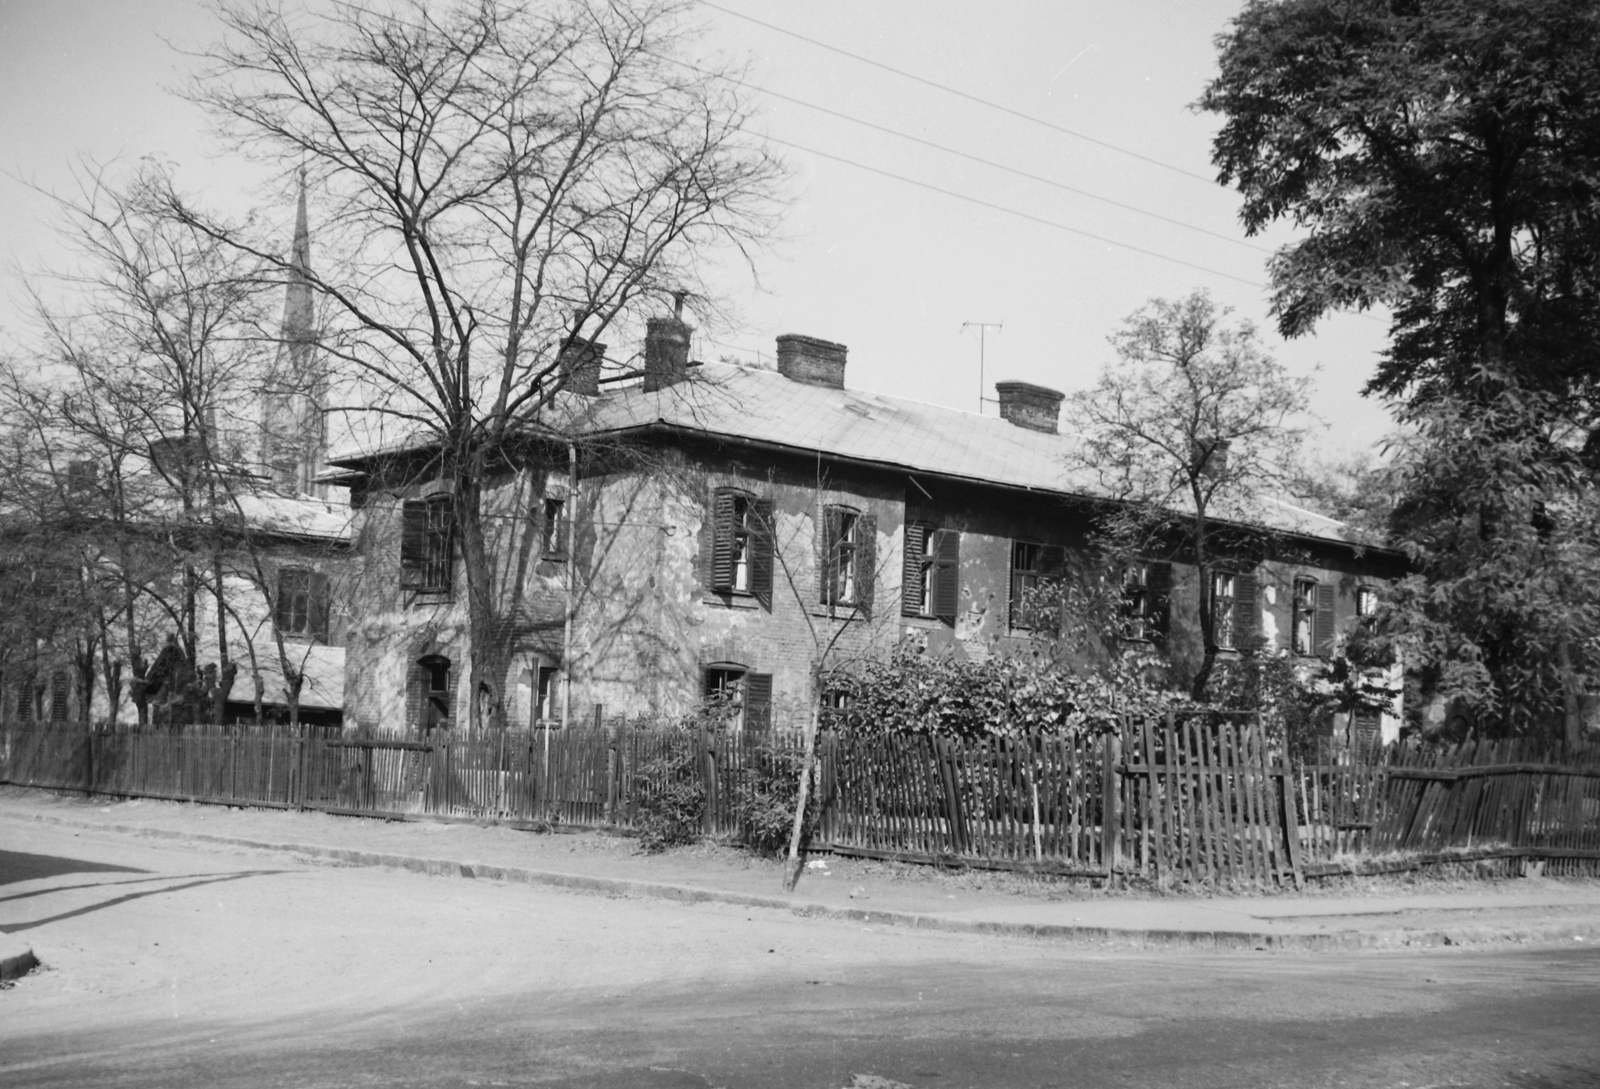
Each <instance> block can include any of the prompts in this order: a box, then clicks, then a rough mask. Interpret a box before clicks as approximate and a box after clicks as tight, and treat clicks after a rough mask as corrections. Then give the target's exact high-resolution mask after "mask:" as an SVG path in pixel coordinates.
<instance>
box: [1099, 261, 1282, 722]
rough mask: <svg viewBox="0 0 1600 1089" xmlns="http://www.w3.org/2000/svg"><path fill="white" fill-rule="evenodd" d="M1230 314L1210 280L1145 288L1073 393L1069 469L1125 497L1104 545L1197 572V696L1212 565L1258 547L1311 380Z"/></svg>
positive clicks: (1208, 642)
mask: <svg viewBox="0 0 1600 1089" xmlns="http://www.w3.org/2000/svg"><path fill="white" fill-rule="evenodd" d="M1227 316H1228V310H1227V309H1226V308H1219V307H1217V305H1216V304H1215V303H1213V302H1212V301H1211V298H1210V296H1209V295H1208V294H1206V293H1205V292H1204V291H1197V292H1195V293H1193V294H1191V295H1189V296H1188V297H1187V298H1184V299H1177V300H1167V299H1155V300H1152V301H1151V302H1150V303H1149V304H1148V305H1146V306H1145V307H1143V308H1142V309H1140V310H1138V311H1137V312H1135V313H1134V314H1133V315H1131V316H1130V317H1129V318H1128V319H1127V320H1126V321H1125V322H1124V323H1123V327H1122V329H1121V331H1120V332H1118V333H1116V334H1114V335H1113V336H1112V337H1111V344H1112V346H1113V348H1114V349H1115V350H1116V355H1117V360H1116V362H1115V363H1113V364H1110V365H1108V366H1107V367H1106V368H1105V369H1104V370H1103V371H1102V372H1101V374H1100V378H1099V380H1098V381H1097V382H1096V384H1095V385H1094V386H1092V387H1091V388H1089V389H1087V390H1083V391H1080V392H1079V393H1077V394H1076V395H1074V396H1073V397H1072V398H1071V399H1070V401H1069V403H1068V414H1069V420H1070V425H1071V429H1072V430H1073V431H1075V432H1077V433H1078V434H1080V435H1081V436H1082V441H1081V443H1080V445H1079V447H1078V449H1077V450H1076V451H1075V453H1074V454H1073V455H1072V458H1071V460H1072V461H1073V462H1074V463H1075V464H1074V468H1075V469H1077V470H1079V471H1084V472H1089V473H1092V474H1095V475H1097V476H1098V478H1099V482H1100V485H1101V486H1102V487H1103V488H1104V489H1105V490H1106V491H1107V493H1109V495H1110V496H1111V497H1112V498H1114V499H1116V500H1118V501H1119V502H1118V505H1117V507H1116V508H1115V510H1114V511H1113V513H1111V514H1109V515H1108V516H1107V517H1106V519H1105V522H1104V532H1103V533H1102V543H1103V544H1104V545H1106V550H1107V552H1108V553H1109V554H1110V555H1112V556H1121V557H1124V558H1127V559H1132V558H1134V557H1137V556H1141V555H1143V556H1145V557H1150V556H1151V555H1152V554H1153V553H1160V554H1163V555H1169V556H1170V555H1173V554H1174V553H1176V554H1178V555H1181V556H1182V557H1183V558H1185V559H1187V560H1188V561H1189V562H1191V563H1193V565H1194V567H1195V568H1196V570H1197V573H1198V575H1199V602H1198V604H1199V613H1200V627H1201V635H1202V638H1203V641H1204V657H1203V659H1202V661H1201V663H1200V666H1199V668H1198V669H1197V670H1196V672H1195V674H1194V676H1193V678H1192V680H1191V683H1190V694H1191V695H1192V696H1193V698H1195V699H1196V700H1202V699H1204V698H1205V694H1206V688H1207V685H1208V684H1209V682H1210V678H1211V671H1212V667H1213V665H1214V664H1215V662H1216V657H1217V646H1218V643H1217V618H1216V616H1215V609H1214V608H1213V605H1214V601H1213V595H1212V592H1211V589H1212V577H1213V575H1214V573H1215V572H1216V571H1217V570H1218V569H1219V564H1227V563H1229V562H1230V561H1231V562H1236V563H1237V562H1247V557H1248V556H1249V555H1250V554H1251V553H1252V552H1258V551H1259V549H1260V547H1261V539H1262V534H1263V531H1264V525H1265V520H1264V518H1263V509H1264V505H1265V504H1266V503H1268V502H1270V501H1271V498H1272V497H1271V496H1270V495H1269V494H1268V493H1271V492H1273V491H1275V490H1277V489H1280V488H1284V489H1286V488H1287V487H1288V485H1289V483H1290V482H1291V481H1292V480H1293V479H1294V465H1295V459H1296V457H1297V455H1298V452H1299V448H1300V445H1301V441H1302V438H1303V436H1304V430H1303V425H1304V416H1305V414H1306V410H1307V400H1306V393H1307V389H1308V386H1309V380H1307V379H1304V378H1294V377H1291V376H1290V375H1289V374H1288V373H1287V372H1286V371H1285V370H1284V369H1283V367H1282V366H1281V365H1280V364H1278V363H1277V362H1276V361H1275V360H1274V359H1273V358H1272V357H1271V356H1270V355H1269V354H1267V351H1266V349H1265V348H1264V347H1263V346H1262V344H1261V341H1260V339H1259V338H1258V336H1257V334H1256V331H1255V328H1254V326H1252V325H1251V324H1250V323H1249V322H1247V321H1240V322H1237V323H1234V324H1231V325H1230V324H1227V323H1226V319H1227Z"/></svg>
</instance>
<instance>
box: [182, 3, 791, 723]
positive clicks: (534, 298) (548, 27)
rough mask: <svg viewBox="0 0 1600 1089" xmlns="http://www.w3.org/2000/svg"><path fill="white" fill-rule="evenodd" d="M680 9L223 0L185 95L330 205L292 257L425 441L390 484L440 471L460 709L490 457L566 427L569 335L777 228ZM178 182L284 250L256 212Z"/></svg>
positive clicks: (386, 413)
mask: <svg viewBox="0 0 1600 1089" xmlns="http://www.w3.org/2000/svg"><path fill="white" fill-rule="evenodd" d="M686 7H687V5H686V4H682V3H677V2H665V3H658V2H646V3H642V4H637V5H635V4H613V3H605V2H602V0H593V2H591V0H559V2H556V3H551V4H539V5H529V4H514V3H503V2H498V0H456V2H451V3H444V4H434V5H430V4H426V3H423V2H422V0H408V2H401V3H398V4H395V5H383V6H382V7H381V8H370V7H365V6H362V5H359V4H339V5H335V6H333V7H331V8H329V9H327V11H325V12H324V13H322V14H320V15H318V16H316V17H314V18H312V17H300V16H294V17H291V16H290V15H287V14H285V13H284V12H283V11H282V10H281V9H280V8H279V7H277V6H276V5H275V4H273V3H271V2H268V0H263V2H261V3H249V2H243V3H224V4H222V6H221V7H220V9H219V11H220V15H221V18H222V21H223V24H224V26H225V27H226V30H227V35H228V36H227V37H226V39H225V40H224V41H223V42H222V43H221V44H219V45H218V46H216V47H215V48H214V49H213V50H212V51H211V52H210V54H209V55H210V58H211V60H212V61H213V67H212V69H211V70H209V71H207V72H206V73H205V74H204V75H203V76H202V78H200V79H199V80H197V81H196V83H195V84H194V86H193V90H192V92H191V93H192V97H193V98H194V99H195V100H197V101H198V102H199V103H201V104H202V105H203V106H205V107H206V108H207V109H209V110H210V111H211V113H212V114H213V116H215V117H216V118H217V119H218V121H219V122H220V123H221V124H222V125H223V127H224V129H225V130H226V132H227V133H228V134H229V136H230V137H231V139H232V140H233V141H234V142H235V144H236V145H237V146H238V147H239V148H240V149H241V150H243V151H245V152H247V153H249V154H251V155H254V156H258V157H261V158H265V159H267V160H270V161H275V162H278V163H281V164H282V165H283V166H285V167H286V168H290V167H302V166H303V168H304V169H305V170H306V172H307V174H308V176H309V178H310V180H311V183H312V185H313V186H314V188H315V189H316V190H317V191H319V192H324V193H326V194H327V195H328V200H329V201H330V202H331V203H332V206H333V209H332V214H331V215H329V216H328V217H327V218H328V220H329V221H330V222H332V223H335V224H343V225H345V227H346V231H345V233H344V234H343V235H342V236H338V235H336V234H334V233H333V232H329V233H328V234H327V235H325V246H324V250H325V252H334V251H337V250H340V249H342V254H343V261H342V263H338V264H334V263H329V264H328V266H327V268H326V269H325V270H321V271H317V272H312V273H310V274H309V276H308V279H309V281H310V283H311V284H312V286H313V287H314V288H315V290H316V292H317V294H318V295H319V297H320V299H321V301H322V304H323V310H324V312H325V313H326V315H327V320H326V325H327V328H326V329H325V330H324V333H323V336H322V340H321V347H322V348H323V349H324V350H326V351H328V352H329V353H331V355H332V357H333V358H335V359H337V360H339V361H340V363H341V364H342V367H343V370H344V378H345V382H346V383H347V384H348V385H350V386H351V387H352V389H353V394H354V395H353V396H352V398H351V401H352V404H354V405H357V406H359V408H360V409H361V410H362V411H363V412H366V413H368V414H370V415H375V416H378V417H381V418H382V419H384V420H386V421H387V424H388V426H387V428H386V433H385V438H386V439H387V440H394V439H396V438H404V439H405V440H406V441H408V442H413V443H416V444H418V445H421V446H426V447H429V448H431V449H432V450H433V451H434V455H435V456H434V457H433V458H432V459H431V461H430V462H429V463H428V464H426V465H423V466H421V467H420V468H417V469H416V470H415V471H414V473H413V475H412V476H411V477H410V478H408V479H404V480H392V481H386V482H385V483H386V484H388V485H390V486H394V487H404V486H405V485H407V484H409V483H412V482H414V481H415V480H416V479H418V478H419V477H418V475H417V474H421V475H422V476H423V477H437V478H438V479H441V480H444V481H446V482H448V483H449V484H450V485H451V487H452V489H453V495H454V499H453V504H452V507H451V510H452V518H453V522H454V526H453V528H454V539H455V543H456V547H457V548H458V549H459V552H460V555H461V558H462V562H463V568H464V573H465V582H466V587H467V612H468V621H469V642H470V654H469V657H470V663H471V675H472V681H471V686H470V698H471V701H472V706H471V714H472V718H473V720H474V721H479V722H490V723H494V724H502V723H503V722H504V718H505V714H504V707H505V692H504V679H505V677H506V674H507V668H506V667H507V663H506V661H505V653H506V650H505V647H504V646H503V641H502V640H500V639H497V638H496V637H495V634H496V631H497V621H498V620H499V619H500V607H501V604H502V602H503V601H505V600H506V592H507V590H508V587H506V586H503V585H500V584H499V580H500V579H502V578H503V577H504V576H503V574H501V573H500V572H499V571H498V570H497V568H496V566H495V565H494V563H493V562H492V557H491V551H492V544H491V540H490V530H489V528H488V519H487V517H486V513H485V510H484V496H483V489H484V486H485V480H486V478H487V477H488V476H489V475H490V473H491V472H492V471H494V470H497V469H500V468H502V467H504V466H506V465H508V464H515V463H516V460H517V457H518V456H519V451H521V450H522V449H525V447H526V444H527V442H528V441H529V439H530V437H532V438H541V437H542V438H545V439H554V440H556V441H559V442H565V441H567V440H568V439H569V438H570V436H567V435H566V434H564V432H563V428H562V421H561V416H560V414H559V413H558V412H555V411H552V402H553V399H554V398H555V396H556V394H557V393H558V392H559V391H560V390H561V389H562V388H563V386H564V384H565V383H566V381H567V379H568V375H567V374H566V373H565V371H564V369H563V366H562V355H563V348H564V347H566V346H568V345H571V344H572V343H573V342H574V341H576V340H578V339H580V338H582V339H586V340H589V341H595V340H598V339H599V338H601V337H603V336H604V335H605V333H606V330H607V329H608V328H610V327H611V326H613V325H614V324H618V323H622V324H629V323H634V324H636V323H639V321H640V319H642V318H643V317H644V316H645V315H646V314H647V313H648V312H649V311H651V310H652V309H654V308H657V307H659V306H660V305H661V303H662V301H663V300H664V299H665V298H666V297H667V296H668V295H669V294H671V293H673V292H675V291H680V290H690V291H691V293H693V292H692V289H693V288H694V287H695V286H696V284H697V283H698V282H699V278H700V277H699V273H700V271H701V266H702V263H703V262H704V261H705V259H706V258H708V257H709V256H710V255H711V253H712V251H713V250H715V249H717V248H718V247H723V246H726V247H728V248H730V249H731V250H732V251H733V252H735V253H740V252H743V251H744V250H745V248H746V247H748V246H750V245H751V244H753V243H754V242H756V241H757V240H758V239H760V238H761V237H762V236H763V235H764V234H765V233H766V232H767V230H768V229H769V227H770V225H771V217H770V212H771V208H772V206H771V204H770V201H769V198H770V195H771V192H772V189H773V186H774V184H775V182H776V181H777V179H778V177H779V169H778V166H777V164H776V163H775V161H774V160H773V159H772V158H771V157H769V156H768V155H767V154H766V153H765V152H764V151H763V150H762V149H761V146H760V145H759V143H758V142H757V141H755V140H754V139H753V138H752V137H749V136H747V135H746V134H745V133H744V132H743V131H742V129H741V125H742V123H743V122H744V120H745V116H746V112H745V108H744V106H743V104H742V103H741V101H740V100H739V98H738V97H737V96H738V90H737V86H736V84H734V83H731V82H729V81H727V80H724V79H722V78H720V74H719V73H718V71H716V70H715V66H688V65H685V64H682V63H680V62H679V59H680V58H684V59H687V58H689V56H690V55H691V53H692V52H693V50H694V46H695V40H694V36H693V32H692V30H691V29H688V28H686V27H685V26H684V24H683V20H682V15H683V13H684V10H685V8H686ZM174 204H175V206H176V207H178V208H179V209H180V210H181V211H184V212H185V213H186V214H187V217H188V218H189V219H190V220H191V221H192V222H194V223H196V224H198V225H201V226H202V227H203V229H205V230H207V231H209V232H210V233H211V234H212V235H213V236H214V237H217V238H221V239H224V240H226V241H227V242H228V243H229V244H230V245H233V246H236V247H238V248H240V249H241V250H243V251H245V252H248V253H250V254H251V255H253V256H254V257H256V258H257V259H259V260H261V261H264V262H266V263H268V264H276V265H277V266H278V267H280V268H281V269H283V270H285V271H287V260H286V259H285V258H284V257H283V256H282V255H281V254H279V253H278V252H277V251H276V250H275V249H274V248H273V247H272V246H270V245H268V244H265V243H263V242H258V241H256V240H255V239H254V238H253V237H252V235H251V233H250V231H249V230H248V228H235V227H231V226H229V225H226V224H221V223H217V222H214V221H211V220H208V219H206V218H205V217H203V216H201V215H199V214H198V213H194V212H192V210H188V209H186V208H185V207H184V206H183V205H182V202H181V201H174ZM701 297H703V293H701V294H697V295H696V298H701Z"/></svg>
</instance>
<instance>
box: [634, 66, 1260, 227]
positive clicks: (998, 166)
mask: <svg viewBox="0 0 1600 1089" xmlns="http://www.w3.org/2000/svg"><path fill="white" fill-rule="evenodd" d="M663 59H666V60H671V61H673V62H674V63H676V64H681V65H682V66H683V67H685V68H688V69H690V70H691V71H694V72H698V73H700V74H701V75H705V76H712V77H715V78H717V79H724V80H727V81H728V82H729V83H736V84H738V85H739V86H740V87H746V88H749V89H750V90H752V91H755V92H756V93H757V94H763V95H767V96H769V97H771V98H781V99H783V100H784V101H785V102H793V103H794V104H795V105H797V106H804V107H805V108H806V109H808V110H816V111H817V112H818V113H824V114H827V115H828V116H830V117H837V118H839V119H840V120H843V121H849V122H850V123H852V124H856V125H861V126H863V127H864V128H869V129H872V130H874V131H876V132H882V133H887V134H888V135H890V136H898V137H899V138H900V139H902V140H909V141H911V142H912V143H914V144H921V145H922V146H923V147H929V148H933V149H934V150H935V151H942V152H944V153H945V154H946V155H954V156H956V157H957V158H961V159H966V160H968V161H970V162H974V163H981V164H982V165H984V166H988V167H993V168H994V169H995V170H1003V171H1005V172H1006V173H1007V174H1014V175H1016V176H1017V177H1019V178H1026V179H1028V180H1029V181H1034V182H1038V183H1040V184H1041V185H1048V186H1052V187H1053V188H1056V189H1060V190H1062V191H1063V192H1067V193H1073V194H1076V195H1077V196H1080V197H1087V198H1088V199H1089V200H1097V201H1099V202H1100V203H1102V204H1109V205H1111V206H1112V207H1113V208H1121V209H1122V210H1123V211H1126V212H1133V213H1134V214H1135V215H1141V216H1148V217H1149V218H1151V219H1158V220H1160V221H1161V222H1163V223H1170V224H1171V225H1172V226H1174V227H1182V228H1183V229H1184V230H1186V231H1195V232H1197V233H1199V234H1203V235H1209V236H1210V237H1212V238H1216V239H1220V240H1221V241H1223V242H1229V243H1232V244H1233V245H1235V246H1243V247H1244V248H1245V249H1248V250H1255V251H1256V252H1257V253H1271V252H1272V250H1271V249H1270V248H1269V247H1267V246H1258V245H1256V244H1255V243H1254V242H1246V241H1245V240H1244V239H1242V238H1235V237H1232V236H1231V235H1226V234H1222V233H1221V232H1220V231H1213V230H1209V229H1207V228H1205V227H1201V226H1198V225H1196V224H1194V223H1189V222H1186V221H1184V220H1181V219H1174V218H1172V217H1171V216H1165V215H1162V214H1161V213H1160V212H1152V211H1150V210H1149V209H1147V208H1140V207H1138V206H1137V205H1134V204H1125V203H1123V202H1122V201H1120V200H1114V199H1112V198H1111V197H1103V196H1101V195H1100V194H1099V193H1091V192H1089V191H1088V190H1087V189H1079V188H1077V187H1076V186H1072V185H1068V184H1066V183H1065V182H1058V181H1056V180H1055V179H1053V178H1046V177H1044V176H1043V175H1041V174H1031V173H1029V172H1028V171H1026V170H1019V169H1018V168H1016V167H1014V166H1007V165H1006V164H1005V163H999V162H995V161H994V160H993V159H986V158H984V157H983V156H981V155H974V154H972V153H971V152H968V151H962V150H961V149H960V148H954V147H949V146H948V145H945V144H940V143H936V142H934V141H932V140H925V139H923V138H922V137H920V136H914V135H912V134H911V133H909V132H902V131H901V130H900V129H895V128H890V127H888V126H886V125H879V124H877V123H875V122H872V121H867V120H865V119H864V118H860V117H856V116H855V115H854V114H849V113H844V112H842V111H840V110H835V109H830V108H829V107H827V106H820V105H818V104H817V103H815V102H808V101H806V100H805V99H803V98H796V97H794V96H793V95H786V94H783V93H782V92H781V91H774V90H772V89H771V88H769V87H762V86H760V85H759V84H755V83H750V82H748V81H747V80H742V79H738V78H737V77H734V76H730V75H726V74H724V73H721V72H713V71H710V70H709V69H705V68H701V67H699V66H698V65H694V64H690V63H689V62H688V61H684V60H677V59H676V58H674V57H666V58H663Z"/></svg>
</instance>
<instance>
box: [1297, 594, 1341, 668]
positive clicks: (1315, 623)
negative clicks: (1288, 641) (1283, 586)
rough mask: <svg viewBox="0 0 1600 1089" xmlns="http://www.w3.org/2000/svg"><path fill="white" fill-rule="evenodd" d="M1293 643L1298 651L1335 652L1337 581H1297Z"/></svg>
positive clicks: (1323, 654)
mask: <svg viewBox="0 0 1600 1089" xmlns="http://www.w3.org/2000/svg"><path fill="white" fill-rule="evenodd" d="M1292 635H1293V645H1292V647H1291V649H1292V650H1293V651H1294V652H1295V653H1296V654H1304V655H1308V656H1309V655H1313V654H1318V655H1322V656H1324V657H1331V656H1332V655H1333V584H1332V583H1328V582H1318V581H1317V580H1316V579H1304V578H1302V579H1295V580H1294V627H1293V629H1292Z"/></svg>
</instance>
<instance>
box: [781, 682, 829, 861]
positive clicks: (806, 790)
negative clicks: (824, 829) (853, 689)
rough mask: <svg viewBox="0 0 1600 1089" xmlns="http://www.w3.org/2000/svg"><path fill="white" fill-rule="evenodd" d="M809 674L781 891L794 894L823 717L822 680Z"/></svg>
mask: <svg viewBox="0 0 1600 1089" xmlns="http://www.w3.org/2000/svg"><path fill="white" fill-rule="evenodd" d="M819 674H820V670H813V671H812V693H811V718H810V720H809V721H808V722H807V723H806V743H805V758H804V759H803V760H801V762H800V789H799V790H798V791H797V792H796V795H795V803H794V826H793V828H791V829H790V831H789V864H788V866H787V867H786V868H785V870H784V875H783V888H784V891H785V892H793V891H794V887H795V885H796V884H798V883H799V881H800V867H801V866H802V865H804V862H803V861H802V859H801V857H800V840H801V839H802V838H803V836H804V834H805V826H806V806H807V805H808V804H809V803H810V801H811V779H812V776H813V774H814V772H815V769H816V766H817V725H818V722H819V720H820V719H821V716H822V678H821V676H820V675H819Z"/></svg>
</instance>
